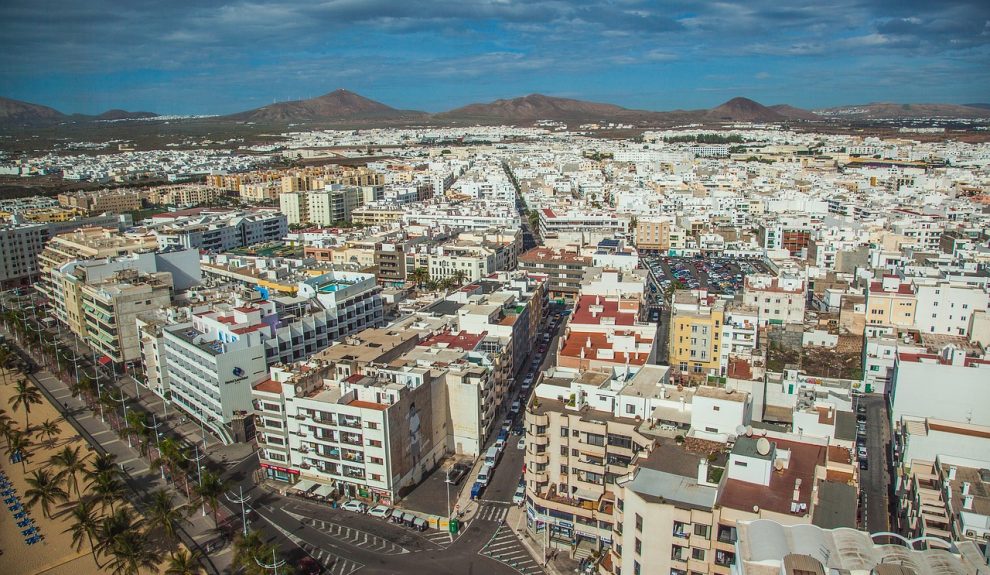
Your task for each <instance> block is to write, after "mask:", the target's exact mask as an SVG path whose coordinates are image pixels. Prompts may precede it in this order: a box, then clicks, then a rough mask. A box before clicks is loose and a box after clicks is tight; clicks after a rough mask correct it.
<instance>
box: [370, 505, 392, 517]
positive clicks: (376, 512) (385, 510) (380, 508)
mask: <svg viewBox="0 0 990 575" xmlns="http://www.w3.org/2000/svg"><path fill="white" fill-rule="evenodd" d="M368 515H371V516H372V517H378V518H379V519H388V518H389V517H391V515H392V508H391V507H389V506H388V505H375V506H374V507H372V508H371V509H369V510H368Z"/></svg>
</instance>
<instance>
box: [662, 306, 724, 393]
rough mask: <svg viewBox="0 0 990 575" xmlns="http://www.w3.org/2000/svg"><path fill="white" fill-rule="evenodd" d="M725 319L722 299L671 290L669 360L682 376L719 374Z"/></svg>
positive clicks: (697, 377) (692, 377) (685, 377)
mask: <svg viewBox="0 0 990 575" xmlns="http://www.w3.org/2000/svg"><path fill="white" fill-rule="evenodd" d="M724 323H725V301H724V300H720V299H717V298H716V297H715V296H708V297H706V298H699V297H697V296H696V295H694V294H692V293H691V292H687V291H678V292H675V293H674V301H673V306H672V309H671V314H670V335H669V342H670V343H669V353H670V356H669V362H670V365H671V367H672V368H674V369H676V370H678V371H679V372H680V376H681V378H683V379H701V378H703V377H705V376H708V375H718V374H719V373H720V370H721V361H720V353H719V346H720V345H721V343H722V342H721V341H719V339H720V337H721V333H722V326H723V324H724Z"/></svg>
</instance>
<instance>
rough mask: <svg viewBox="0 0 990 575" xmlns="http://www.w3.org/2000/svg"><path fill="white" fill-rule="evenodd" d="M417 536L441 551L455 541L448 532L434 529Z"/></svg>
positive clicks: (454, 537)
mask: <svg viewBox="0 0 990 575" xmlns="http://www.w3.org/2000/svg"><path fill="white" fill-rule="evenodd" d="M419 536H420V537H422V538H423V539H426V540H427V541H429V542H430V543H433V544H434V545H436V546H437V547H441V548H443V549H446V548H447V547H450V544H451V543H453V542H454V540H455V539H456V536H452V535H451V534H450V532H449V531H444V530H434V529H430V530H429V531H426V532H425V533H421V534H420V535H419Z"/></svg>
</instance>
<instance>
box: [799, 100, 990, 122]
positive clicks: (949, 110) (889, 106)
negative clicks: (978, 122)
mask: <svg viewBox="0 0 990 575" xmlns="http://www.w3.org/2000/svg"><path fill="white" fill-rule="evenodd" d="M815 113H816V114H818V115H820V116H826V117H829V118H848V119H853V120H881V119H891V120H909V119H922V118H988V117H990V109H984V108H981V107H980V106H960V105H957V104H894V103H890V102H874V103H871V104H863V105H860V106H837V107H835V108H825V109H823V110H815Z"/></svg>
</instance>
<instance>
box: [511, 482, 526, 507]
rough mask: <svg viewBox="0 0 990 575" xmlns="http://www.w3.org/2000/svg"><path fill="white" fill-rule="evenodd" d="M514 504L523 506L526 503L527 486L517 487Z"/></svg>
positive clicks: (513, 496)
mask: <svg viewBox="0 0 990 575" xmlns="http://www.w3.org/2000/svg"><path fill="white" fill-rule="evenodd" d="M512 502H513V503H515V504H516V505H522V504H523V503H525V502H526V486H525V485H522V484H520V485H519V487H516V492H515V493H513V494H512Z"/></svg>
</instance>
